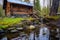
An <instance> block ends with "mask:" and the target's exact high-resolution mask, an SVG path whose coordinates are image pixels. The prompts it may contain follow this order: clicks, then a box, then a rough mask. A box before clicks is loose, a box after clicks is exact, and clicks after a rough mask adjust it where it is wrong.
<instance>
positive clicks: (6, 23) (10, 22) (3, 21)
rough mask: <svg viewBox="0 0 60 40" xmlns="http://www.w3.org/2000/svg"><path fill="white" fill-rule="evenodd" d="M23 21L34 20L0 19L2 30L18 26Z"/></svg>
mask: <svg viewBox="0 0 60 40" xmlns="http://www.w3.org/2000/svg"><path fill="white" fill-rule="evenodd" d="M23 20H30V21H31V20H33V18H31V17H30V18H8V17H4V18H0V28H7V27H9V26H11V25H16V24H18V23H21V22H22V21H23Z"/></svg>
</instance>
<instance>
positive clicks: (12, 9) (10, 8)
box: [3, 0, 34, 16]
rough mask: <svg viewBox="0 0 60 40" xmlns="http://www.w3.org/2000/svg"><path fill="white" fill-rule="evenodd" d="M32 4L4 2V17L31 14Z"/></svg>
mask: <svg viewBox="0 0 60 40" xmlns="http://www.w3.org/2000/svg"><path fill="white" fill-rule="evenodd" d="M33 6H34V5H33V4H32V3H30V2H25V1H20V0H4V2H3V9H4V10H5V15H6V16H16V15H17V16H18V15H30V14H33Z"/></svg>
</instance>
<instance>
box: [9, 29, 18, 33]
mask: <svg viewBox="0 0 60 40" xmlns="http://www.w3.org/2000/svg"><path fill="white" fill-rule="evenodd" d="M10 32H12V33H15V32H18V30H11V31H10Z"/></svg>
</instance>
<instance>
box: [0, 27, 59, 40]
mask: <svg viewBox="0 0 60 40" xmlns="http://www.w3.org/2000/svg"><path fill="white" fill-rule="evenodd" d="M29 31H30V32H29ZM49 31H50V30H49V29H48V28H47V27H41V28H40V27H39V28H38V27H37V28H36V29H35V30H24V31H22V32H18V33H7V34H5V37H2V38H1V39H0V40H49V38H50V40H55V38H54V37H51V36H49V35H50V32H49ZM55 32H56V31H55ZM57 32H59V30H58V29H57ZM51 34H52V32H51ZM53 34H54V33H53ZM54 36H55V34H54ZM57 37H58V36H57ZM52 38H53V39H52ZM58 40H59V39H58Z"/></svg>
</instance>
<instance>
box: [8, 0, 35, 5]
mask: <svg viewBox="0 0 60 40" xmlns="http://www.w3.org/2000/svg"><path fill="white" fill-rule="evenodd" d="M7 2H10V3H16V4H22V5H26V6H34V5H33V4H32V3H28V2H23V1H19V0H7Z"/></svg>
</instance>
